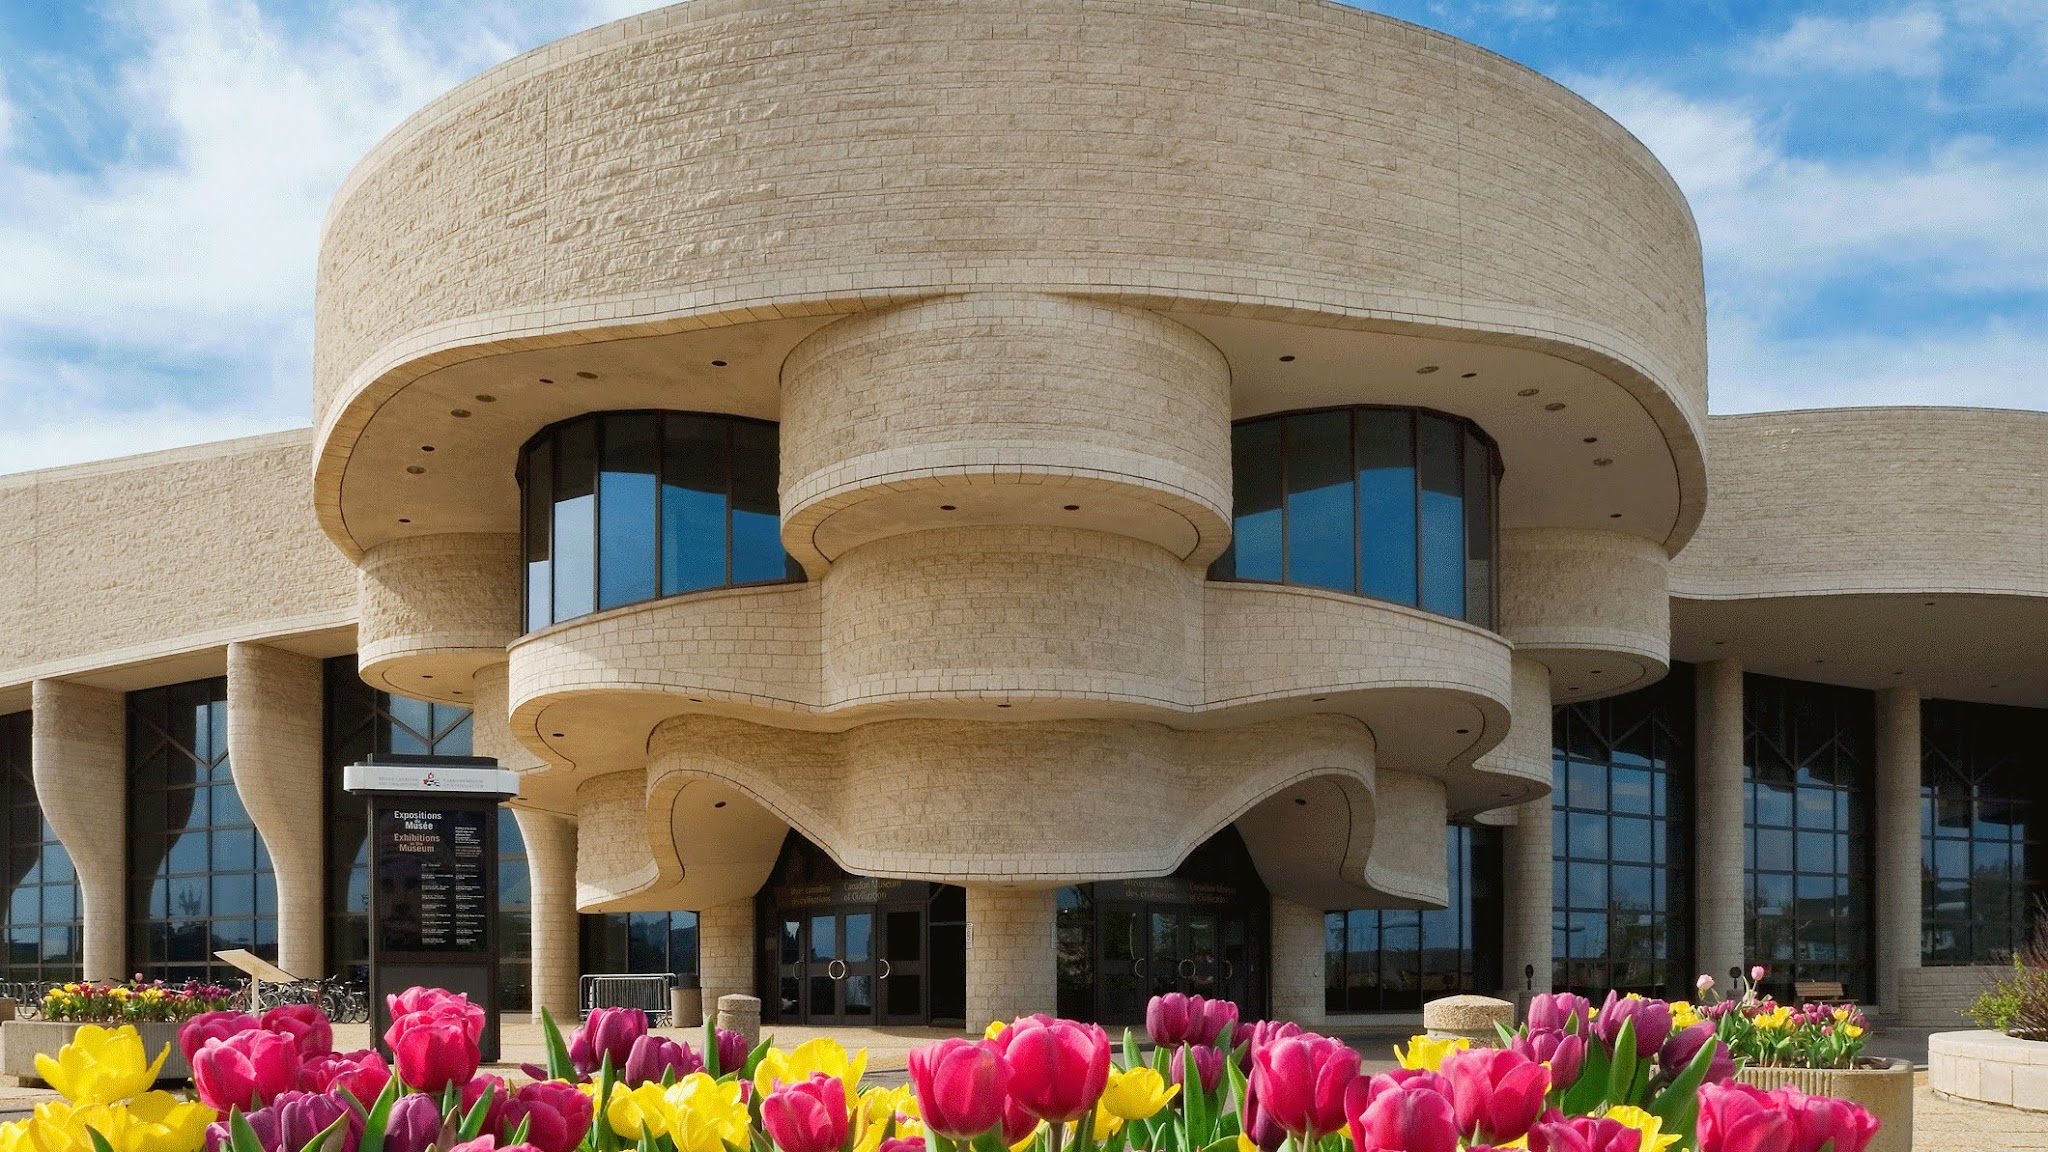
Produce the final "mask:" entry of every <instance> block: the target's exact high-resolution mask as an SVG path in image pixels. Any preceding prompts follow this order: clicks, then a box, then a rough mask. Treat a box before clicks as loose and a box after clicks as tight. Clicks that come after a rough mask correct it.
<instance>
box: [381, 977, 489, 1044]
mask: <svg viewBox="0 0 2048 1152" xmlns="http://www.w3.org/2000/svg"><path fill="white" fill-rule="evenodd" d="M384 1004H385V1006H386V1007H387V1008H389V1009H390V1010H391V1019H392V1021H393V1023H394V1024H395V1023H396V1022H397V1021H398V1020H400V1019H402V1018H404V1017H407V1016H419V1015H429V1016H434V1015H441V1016H449V1017H452V1018H454V1019H457V1020H460V1021H461V1022H462V1026H463V1029H464V1030H465V1031H467V1032H468V1033H469V1038H470V1039H471V1040H482V1039H483V1035H484V1023H485V1018H484V1010H483V1006H482V1005H481V1004H472V1003H470V999H469V997H468V996H467V995H464V994H463V993H461V992H450V991H447V990H446V989H442V988H421V987H418V986H417V985H416V986H414V987H411V988H407V989H406V990H405V991H403V992H400V993H398V994H397V995H387V996H385V997H384ZM384 1042H385V1043H386V1044H390V1043H391V1042H392V1041H391V1033H390V1031H389V1030H386V1032H385V1033H384Z"/></svg>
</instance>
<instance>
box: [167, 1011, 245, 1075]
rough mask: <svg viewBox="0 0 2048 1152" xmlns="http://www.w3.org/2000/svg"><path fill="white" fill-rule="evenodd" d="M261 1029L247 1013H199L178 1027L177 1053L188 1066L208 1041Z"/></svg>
mask: <svg viewBox="0 0 2048 1152" xmlns="http://www.w3.org/2000/svg"><path fill="white" fill-rule="evenodd" d="M261 1027H262V1022H261V1021H259V1020H257V1019H256V1018H255V1017H254V1016H251V1015H249V1014H248V1013H247V1012H201V1013H200V1014H199V1015H197V1016H194V1017H193V1018H191V1019H190V1020H187V1021H185V1023H184V1024H182V1025H180V1026H179V1028H178V1051H179V1052H181V1053H183V1054H184V1056H185V1063H187V1064H190V1063H191V1062H192V1056H193V1054H194V1053H196V1052H198V1051H199V1050H200V1049H201V1048H204V1047H206V1042H207V1041H208V1040H212V1039H215V1038H219V1039H222V1040H225V1039H227V1038H228V1037H230V1036H233V1035H234V1034H235V1033H237V1032H254V1031H256V1030H257V1029H258V1028H261Z"/></svg>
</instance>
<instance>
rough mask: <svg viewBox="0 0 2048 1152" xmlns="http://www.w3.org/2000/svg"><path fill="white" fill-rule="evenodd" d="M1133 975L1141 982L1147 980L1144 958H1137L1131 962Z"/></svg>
mask: <svg viewBox="0 0 2048 1152" xmlns="http://www.w3.org/2000/svg"><path fill="white" fill-rule="evenodd" d="M1131 975H1133V976H1136V977H1137V978H1138V979H1140V980H1143V979H1144V978H1145V958H1144V957H1143V956H1139V957H1136V958H1135V959H1133V960H1132V961H1131Z"/></svg>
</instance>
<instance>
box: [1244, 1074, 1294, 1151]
mask: <svg viewBox="0 0 2048 1152" xmlns="http://www.w3.org/2000/svg"><path fill="white" fill-rule="evenodd" d="M1243 1124H1244V1135H1245V1137H1246V1138H1247V1139H1249V1140H1250V1141H1251V1142H1252V1143H1253V1144H1255V1145H1257V1146H1258V1149H1259V1152H1275V1150H1276V1149H1278V1148H1279V1147H1280V1145H1282V1144H1284V1143H1286V1142H1287V1130H1286V1129H1285V1128H1282V1127H1280V1125H1278V1124H1276V1123H1274V1122H1273V1114H1272V1113H1271V1112H1269V1111H1267V1110H1266V1109H1264V1108H1261V1107H1260V1106H1259V1086H1258V1084H1257V1083H1256V1082H1252V1083H1248V1084H1246V1085H1245V1087H1244V1116H1243Z"/></svg>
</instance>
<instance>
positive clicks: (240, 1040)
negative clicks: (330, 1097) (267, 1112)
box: [192, 1030, 299, 1113]
mask: <svg viewBox="0 0 2048 1152" xmlns="http://www.w3.org/2000/svg"><path fill="white" fill-rule="evenodd" d="M298 1085H299V1049H298V1046H297V1045H295V1044H293V1043H292V1041H291V1038H290V1037H288V1036H280V1035H278V1034H277V1033H275V1032H264V1031H261V1030H257V1031H250V1032H237V1033H235V1034H234V1035H232V1036H229V1037H227V1038H226V1039H220V1038H218V1037H216V1038H214V1039H210V1040H208V1041H207V1042H206V1046H205V1047H203V1048H201V1049H200V1050H199V1051H198V1052H196V1053H194V1054H193V1056H192V1087H193V1089H194V1090H195V1091H197V1092H198V1093H199V1099H200V1100H202V1101H204V1102H205V1104H206V1106H207V1107H209V1108H211V1109H213V1110H214V1111H216V1112H220V1113H226V1112H227V1111H228V1109H230V1108H240V1109H242V1110H243V1111H248V1110H250V1109H252V1108H261V1107H262V1106H264V1105H265V1104H268V1103H270V1102H271V1101H272V1100H275V1099H276V1098H277V1097H278V1096H280V1095H282V1094H284V1093H286V1092H290V1091H292V1090H294V1089H296V1088H297V1087H298Z"/></svg>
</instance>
